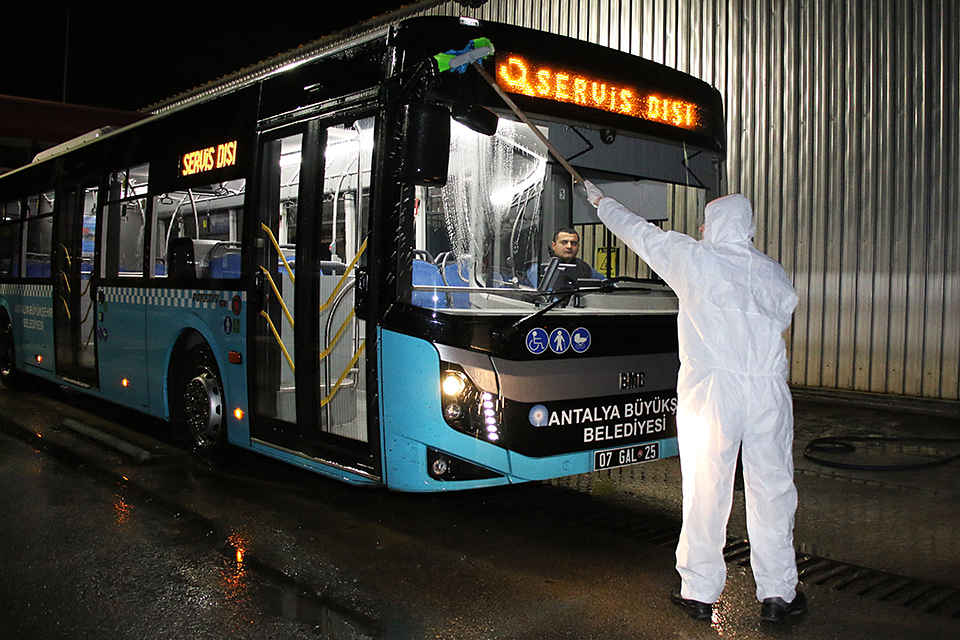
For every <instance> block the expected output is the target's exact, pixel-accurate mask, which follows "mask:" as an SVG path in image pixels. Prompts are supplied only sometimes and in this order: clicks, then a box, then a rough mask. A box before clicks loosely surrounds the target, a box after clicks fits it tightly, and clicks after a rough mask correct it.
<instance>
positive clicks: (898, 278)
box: [425, 0, 960, 400]
mask: <svg viewBox="0 0 960 640" xmlns="http://www.w3.org/2000/svg"><path fill="white" fill-rule="evenodd" d="M425 13H430V14H441V15H469V16H473V17H477V18H481V19H489V20H496V21H499V22H508V23H514V24H520V25H523V26H529V27H533V28H538V29H544V30H548V31H552V32H555V33H561V34H564V35H569V36H572V37H575V38H579V39H582V40H589V41H593V42H598V43H600V44H603V45H606V46H610V47H614V48H617V49H621V50H623V51H628V52H630V53H633V54H637V55H641V56H643V57H646V58H649V59H652V60H656V61H657V62H662V63H664V64H666V65H669V66H672V67H675V68H677V69H680V70H682V71H685V72H687V73H691V74H693V75H695V76H697V77H699V78H702V79H703V80H706V81H707V82H709V83H711V84H713V85H714V86H716V87H717V88H718V89H719V90H720V91H721V93H722V94H723V96H724V100H725V103H726V109H727V118H728V123H729V124H728V142H729V153H728V159H727V174H728V190H729V191H731V192H734V191H739V192H742V193H744V194H746V195H747V196H748V197H749V198H750V199H751V200H752V201H753V203H754V207H755V209H756V211H757V214H758V220H757V238H756V243H757V246H758V247H759V248H761V249H762V250H764V251H766V252H767V253H769V254H770V255H771V256H773V257H775V258H777V259H778V260H780V261H781V263H782V264H783V265H784V267H785V268H786V269H787V272H788V273H789V274H790V275H791V276H792V277H793V280H794V282H795V284H796V287H797V292H798V293H799V295H800V300H801V302H800V306H799V308H798V309H797V312H796V315H795V317H794V324H793V328H792V333H791V335H790V336H789V337H788V345H789V348H790V350H791V383H792V384H796V385H806V386H814V387H823V388H834V389H848V390H857V391H870V392H878V393H886V394H897V395H907V396H923V397H930V398H942V399H953V400H955V399H960V275H958V272H960V0H794V1H790V0H786V1H784V0H552V1H551V0H543V1H537V0H490V1H489V2H487V3H486V4H485V5H484V6H483V7H481V8H479V9H469V8H466V7H463V6H461V5H460V4H459V3H457V2H447V3H443V4H440V5H438V6H436V7H435V8H433V9H429V10H427V11H426V12H425Z"/></svg>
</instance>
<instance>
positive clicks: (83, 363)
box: [0, 17, 725, 491]
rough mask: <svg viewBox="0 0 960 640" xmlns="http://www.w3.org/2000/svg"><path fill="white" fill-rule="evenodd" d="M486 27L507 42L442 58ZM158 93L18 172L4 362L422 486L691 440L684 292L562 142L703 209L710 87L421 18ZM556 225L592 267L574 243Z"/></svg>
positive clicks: (452, 484)
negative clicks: (561, 239)
mask: <svg viewBox="0 0 960 640" xmlns="http://www.w3.org/2000/svg"><path fill="white" fill-rule="evenodd" d="M481 39H486V40H481ZM474 42H489V43H491V44H492V46H491V50H490V51H489V54H490V55H488V56H487V57H486V58H483V59H482V60H480V61H478V62H476V64H475V65H474V64H464V65H462V66H460V67H456V68H453V69H450V70H443V71H441V68H442V65H441V64H439V63H438V60H449V59H450V58H451V57H452V56H456V55H457V54H458V53H460V52H463V51H465V50H469V49H470V46H468V43H474ZM471 46H472V45H471ZM447 52H449V53H447ZM444 53H446V56H445V57H444V56H440V57H439V58H438V57H437V54H444ZM476 65H479V66H480V67H481V68H482V70H483V71H485V72H486V73H485V74H482V73H480V72H479V71H478V69H477V68H476ZM504 95H506V96H508V97H509V98H510V99H512V102H513V103H514V105H515V107H516V109H511V108H508V106H507V102H506V101H505V100H504V98H503V96H504ZM518 114H523V115H526V116H527V118H519V117H518ZM146 115H147V117H145V118H144V119H143V120H142V121H140V122H137V123H135V124H132V125H129V126H126V127H123V128H119V129H112V130H111V129H103V130H100V131H98V132H93V133H91V134H90V135H88V136H85V137H84V138H82V139H78V140H76V141H73V142H71V143H67V144H65V145H62V146H61V148H55V149H52V150H50V151H49V152H44V153H42V154H40V156H38V157H37V159H36V160H35V161H34V162H33V163H31V164H30V165H28V166H25V167H22V168H19V169H17V170H15V171H12V172H10V173H7V174H5V175H3V176H2V177H0V378H2V380H3V382H4V384H5V385H7V386H16V385H18V384H22V383H23V382H25V381H26V380H29V379H30V378H42V379H45V380H50V381H54V382H56V383H58V384H61V385H64V386H67V387H70V388H73V389H77V390H81V391H84V392H87V393H90V394H93V395H95V396H98V397H100V398H102V399H104V400H106V401H110V402H114V403H118V404H121V405H123V406H126V407H131V408H133V409H136V410H139V411H142V412H144V413H146V414H149V415H151V416H155V417H157V418H161V419H164V420H168V421H169V422H170V423H171V425H172V427H179V428H182V429H183V430H184V433H186V434H187V435H188V437H189V439H190V442H191V443H192V445H193V448H194V449H195V450H196V451H197V452H198V453H199V454H201V455H204V456H216V455H220V454H222V453H223V452H225V451H227V450H229V448H231V447H241V448H245V449H249V450H252V451H255V452H258V453H261V454H264V455H267V456H271V457H273V458H276V459H279V460H282V461H286V462H288V463H291V464H294V465H298V466H300V467H303V468H306V469H310V470H312V471H315V472H317V473H320V474H324V475H326V476H329V477H333V478H337V479H339V480H342V481H346V482H350V483H354V484H358V485H379V486H386V487H389V488H392V489H396V490H400V491H445V490H455V489H467V488H475V487H483V486H491V485H500V484H508V483H517V482H525V481H530V480H541V479H547V478H554V477H559V476H563V475H569V474H579V473H587V472H592V471H597V470H603V469H611V468H615V467H620V466H626V465H631V464H637V463H641V462H644V461H648V460H655V459H658V458H663V457H668V456H674V455H676V454H677V444H676V422H675V410H676V390H675V386H676V377H677V372H678V369H679V362H678V358H677V338H676V312H677V300H676V297H675V296H674V295H673V294H672V292H671V291H670V290H669V288H667V287H666V286H665V285H664V284H663V282H662V281H661V280H659V279H658V278H657V276H656V274H654V273H651V272H649V271H648V270H647V268H646V267H645V266H644V265H643V263H642V262H641V261H640V260H639V259H638V258H637V256H636V255H634V254H632V253H631V252H630V251H629V249H627V248H626V247H625V246H623V245H620V244H618V242H617V240H616V239H615V238H613V237H612V236H611V235H610V234H609V233H607V232H606V231H605V230H604V228H603V226H602V225H601V224H600V223H599V221H598V220H597V218H596V215H595V211H594V210H593V209H592V208H591V207H590V206H588V204H587V203H586V200H585V198H584V197H583V195H582V192H581V190H580V187H579V185H577V184H576V183H575V182H574V180H573V179H572V178H571V174H570V173H569V172H568V171H567V170H565V169H564V168H563V167H562V166H561V164H558V162H557V157H556V156H555V155H554V153H556V154H560V155H562V156H564V159H565V161H566V162H568V163H569V165H570V166H572V167H576V171H577V172H578V173H581V174H582V175H583V176H584V177H586V178H588V179H592V180H594V181H596V182H597V183H598V184H599V185H600V186H601V187H602V188H603V189H604V191H605V192H607V193H608V194H611V195H614V196H616V197H618V199H620V200H621V201H622V202H624V203H625V204H627V205H629V206H631V207H633V208H634V209H635V210H637V211H640V212H642V213H643V214H644V215H645V216H646V217H648V218H649V219H653V220H662V221H664V224H667V225H670V226H671V227H673V228H681V229H689V230H693V229H695V228H696V226H697V224H698V223H697V216H698V215H702V211H703V208H704V206H705V204H706V202H707V201H709V200H711V199H713V198H715V197H718V196H719V195H721V182H722V166H723V159H724V155H725V141H724V121H723V106H722V103H721V99H720V96H719V93H718V92H717V91H716V90H715V89H713V88H712V87H710V86H708V85H707V84H705V83H703V82H701V81H699V80H697V79H695V78H693V77H690V76H688V75H686V74H683V73H680V72H678V71H676V70H673V69H670V68H667V67H664V66H662V65H659V64H656V63H654V62H651V61H647V60H643V59H641V58H638V57H635V56H631V55H627V54H624V53H621V52H617V51H614V50H610V49H607V48H603V47H600V46H596V45H593V44H588V43H585V42H580V41H576V40H571V39H568V38H564V37H559V36H555V35H551V34H547V33H542V32H537V31H532V30H528V29H523V28H519V27H514V26H508V25H503V24H494V23H485V22H478V21H476V20H468V19H462V18H461V19H456V18H440V17H420V18H411V19H408V20H405V21H401V22H399V23H397V24H391V25H389V26H382V27H377V28H372V29H370V30H369V31H365V32H361V33H353V34H350V35H343V36H335V37H329V38H326V39H323V40H319V41H317V42H316V43H314V44H312V45H310V46H307V47H301V48H300V49H297V50H295V51H293V52H290V53H288V54H285V55H283V56H280V57H278V58H277V59H274V60H270V61H267V62H264V63H261V64H259V65H257V66H256V67H252V68H250V69H247V70H245V71H243V72H240V73H237V74H234V75H233V76H229V77H227V78H224V79H222V80H220V81H217V82H215V83H212V84H210V85H207V86H204V87H200V88H198V89H196V90H194V91H192V92H189V93H187V94H184V95H182V96H178V97H176V98H173V99H171V100H169V101H167V102H165V103H161V104H159V105H156V106H155V107H154V108H153V109H152V110H151V112H150V113H149V114H146ZM534 128H535V129H536V131H534ZM535 134H536V135H535ZM544 140H547V141H548V144H545V143H544ZM551 147H552V150H551ZM557 229H568V230H573V233H574V235H575V236H576V239H577V240H578V241H579V243H580V247H579V249H580V254H579V256H580V257H581V258H582V259H584V260H585V261H586V262H588V263H592V265H591V266H592V270H589V273H590V275H589V277H587V276H586V273H585V272H580V273H577V272H576V271H575V270H574V269H573V268H572V267H571V265H568V264H565V263H558V260H553V259H552V258H553V256H551V243H552V241H553V240H554V237H555V235H554V234H555V232H556V230H557ZM567 233H568V234H569V233H570V232H569V231H568V232H567ZM597 275H600V276H601V277H600V278H598V277H597Z"/></svg>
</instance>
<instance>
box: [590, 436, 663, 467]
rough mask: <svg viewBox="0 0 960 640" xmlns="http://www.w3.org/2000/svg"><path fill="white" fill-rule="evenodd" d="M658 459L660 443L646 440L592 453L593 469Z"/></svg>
mask: <svg viewBox="0 0 960 640" xmlns="http://www.w3.org/2000/svg"><path fill="white" fill-rule="evenodd" d="M659 459H660V443H659V442H646V443H644V444H635V445H633V446H632V447H622V448H620V449H608V450H606V451H595V452H594V454H593V470H594V471H600V470H602V469H613V468H616V467H626V466H627V465H631V464H640V463H641V462H650V461H651V460H659Z"/></svg>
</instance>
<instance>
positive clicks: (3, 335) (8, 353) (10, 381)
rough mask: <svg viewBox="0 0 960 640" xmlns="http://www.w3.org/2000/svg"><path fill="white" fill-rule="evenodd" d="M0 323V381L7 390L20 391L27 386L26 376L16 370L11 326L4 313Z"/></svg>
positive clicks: (14, 346) (15, 353)
mask: <svg viewBox="0 0 960 640" xmlns="http://www.w3.org/2000/svg"><path fill="white" fill-rule="evenodd" d="M0 323H2V324H0V381H2V382H3V386H5V387H6V388H7V389H22V388H24V387H25V386H27V375H26V374H25V373H23V372H22V371H20V369H18V368H17V347H16V345H15V344H14V343H13V326H12V325H11V324H10V319H9V318H7V314H6V313H4V314H3V315H2V316H0Z"/></svg>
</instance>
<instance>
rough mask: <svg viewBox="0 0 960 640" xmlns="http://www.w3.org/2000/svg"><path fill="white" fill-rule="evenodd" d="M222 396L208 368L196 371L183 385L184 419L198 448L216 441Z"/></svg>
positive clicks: (218, 431)
mask: <svg viewBox="0 0 960 640" xmlns="http://www.w3.org/2000/svg"><path fill="white" fill-rule="evenodd" d="M222 397H223V394H222V393H221V391H220V383H219V382H218V380H217V377H216V376H215V375H214V374H213V373H212V372H210V371H209V370H204V371H201V372H198V373H197V375H195V376H194V377H193V378H192V379H191V380H190V381H188V382H187V384H186V385H185V387H184V390H183V413H184V419H185V420H186V423H187V426H188V427H189V428H190V432H191V433H192V434H193V437H194V439H195V440H196V443H197V446H198V447H200V448H205V447H209V446H212V445H214V444H216V443H217V439H218V436H219V434H220V425H221V420H222V415H223V406H222V404H223V403H222Z"/></svg>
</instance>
